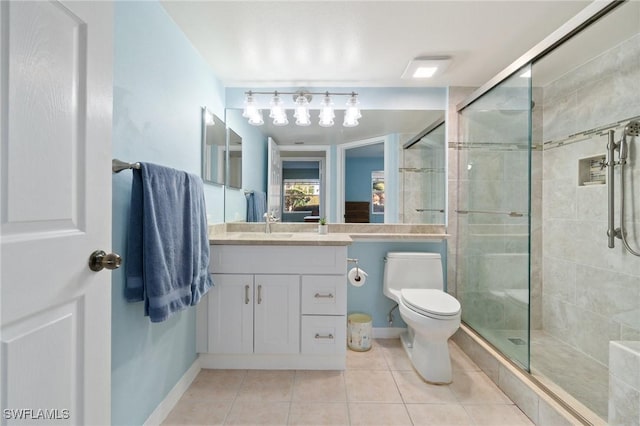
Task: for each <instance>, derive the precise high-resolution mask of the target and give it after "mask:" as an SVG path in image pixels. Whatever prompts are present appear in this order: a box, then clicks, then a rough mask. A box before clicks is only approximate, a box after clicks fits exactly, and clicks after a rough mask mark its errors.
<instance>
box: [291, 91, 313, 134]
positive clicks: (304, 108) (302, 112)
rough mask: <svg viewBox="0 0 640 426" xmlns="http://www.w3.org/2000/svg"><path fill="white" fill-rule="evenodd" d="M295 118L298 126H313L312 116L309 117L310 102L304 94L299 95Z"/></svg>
mask: <svg viewBox="0 0 640 426" xmlns="http://www.w3.org/2000/svg"><path fill="white" fill-rule="evenodd" d="M294 111H295V112H294V113H293V116H294V117H295V119H296V124H297V125H298V126H308V125H310V124H311V116H310V115H309V100H308V99H307V97H306V96H304V94H302V93H301V94H299V95H298V96H297V97H296V106H295V110H294Z"/></svg>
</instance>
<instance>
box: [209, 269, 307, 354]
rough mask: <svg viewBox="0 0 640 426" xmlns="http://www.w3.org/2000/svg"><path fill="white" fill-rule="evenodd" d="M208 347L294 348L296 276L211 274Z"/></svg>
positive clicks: (234, 350)
mask: <svg viewBox="0 0 640 426" xmlns="http://www.w3.org/2000/svg"><path fill="white" fill-rule="evenodd" d="M212 278H213V282H214V283H215V285H214V287H213V288H212V289H211V290H210V291H209V296H208V305H209V306H208V308H209V309H208V311H209V321H208V324H209V327H208V329H209V331H208V335H209V336H208V352H209V353H218V354H252V353H257V354H289V353H298V352H299V342H300V337H299V336H300V319H299V318H300V313H299V312H300V282H299V281H300V280H299V278H298V277H297V276H295V275H244V274H240V275H234V274H212Z"/></svg>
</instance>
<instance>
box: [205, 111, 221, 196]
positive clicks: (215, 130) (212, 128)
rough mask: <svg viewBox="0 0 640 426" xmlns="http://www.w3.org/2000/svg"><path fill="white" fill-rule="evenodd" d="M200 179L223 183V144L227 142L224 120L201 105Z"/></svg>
mask: <svg viewBox="0 0 640 426" xmlns="http://www.w3.org/2000/svg"><path fill="white" fill-rule="evenodd" d="M201 121H202V180H203V181H204V182H205V183H210V184H216V185H223V184H224V176H225V152H226V149H225V146H226V143H227V137H226V128H225V124H224V121H222V120H221V119H220V118H219V117H218V116H217V115H215V114H214V113H212V112H211V111H210V110H209V109H208V108H207V107H202V120H201Z"/></svg>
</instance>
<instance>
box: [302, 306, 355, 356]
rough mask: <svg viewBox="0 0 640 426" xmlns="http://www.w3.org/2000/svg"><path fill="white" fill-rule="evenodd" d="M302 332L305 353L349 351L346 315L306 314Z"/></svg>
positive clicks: (303, 319) (340, 352) (339, 352)
mask: <svg viewBox="0 0 640 426" xmlns="http://www.w3.org/2000/svg"><path fill="white" fill-rule="evenodd" d="M301 334H302V342H301V343H302V345H301V353H303V354H307V355H315V354H344V353H346V351H347V320H346V317H345V316H342V315H341V316H316V315H305V316H303V317H302V333H301Z"/></svg>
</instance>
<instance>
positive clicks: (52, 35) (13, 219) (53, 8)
mask: <svg viewBox="0 0 640 426" xmlns="http://www.w3.org/2000/svg"><path fill="white" fill-rule="evenodd" d="M0 22H1V25H0V27H1V29H2V30H1V39H0V46H1V49H0V51H1V53H0V56H1V59H0V90H1V102H0V120H1V124H2V125H1V126H0V127H1V129H2V130H1V133H0V138H1V141H2V148H1V149H2V152H1V153H2V155H1V157H0V158H1V160H0V178H1V182H2V184H1V196H0V203H1V208H0V217H1V237H2V243H1V249H2V253H1V261H2V272H1V278H2V289H1V294H0V295H1V299H2V301H1V305H0V306H1V313H0V317H1V322H0V327H1V328H0V333H1V336H0V347H1V351H0V357H1V358H2V359H1V360H0V366H1V367H0V368H1V371H0V376H1V380H0V401H1V403H2V423H3V424H5V423H6V424H16V423H20V424H27V423H29V424H33V423H38V424H78V425H97V424H109V423H110V410H111V404H110V397H111V389H110V383H111V382H110V378H111V285H110V284H111V274H110V273H109V272H108V271H102V272H92V271H91V270H89V268H88V258H89V255H90V254H91V253H92V252H93V251H94V250H98V249H100V250H104V251H106V252H109V249H110V247H111V171H110V162H111V116H112V112H111V111H112V104H113V102H112V87H113V82H112V68H113V66H112V61H113V59H112V56H113V53H112V52H113V47H112V37H113V36H112V33H113V5H112V4H111V3H110V2H71V1H70V2H68V3H60V2H57V1H36V2H21V1H16V2H7V1H2V2H0ZM20 419H21V420H22V421H24V420H26V423H22V422H21V421H20Z"/></svg>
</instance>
